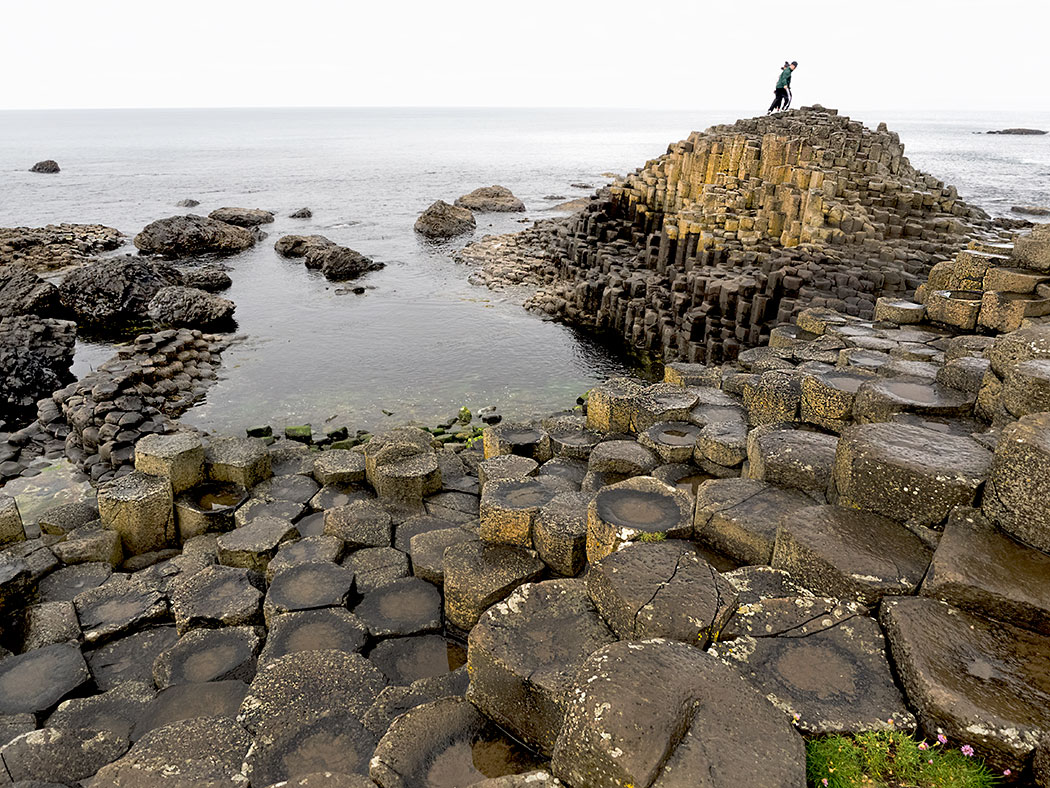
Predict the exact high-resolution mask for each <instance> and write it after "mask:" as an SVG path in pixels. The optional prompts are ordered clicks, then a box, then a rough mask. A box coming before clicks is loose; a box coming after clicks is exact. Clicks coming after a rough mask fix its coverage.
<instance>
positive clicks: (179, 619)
mask: <svg viewBox="0 0 1050 788" xmlns="http://www.w3.org/2000/svg"><path fill="white" fill-rule="evenodd" d="M264 587H265V583H264V580H263V578H262V576H261V575H259V574H257V573H256V572H251V571H249V570H247V569H238V568H234V567H230V566H209V567H207V568H206V569H202V570H201V571H200V572H196V573H195V574H193V575H190V576H189V577H187V578H185V579H180V580H179V581H178V582H176V584H175V589H174V591H173V592H172V596H171V608H172V612H173V613H174V614H175V625H176V626H177V627H178V630H179V632H180V633H184V632H187V631H188V630H190V629H192V628H193V627H211V628H214V627H228V626H237V625H243V624H259V623H261V622H262V601H263V592H262V590H261V589H262V588H264ZM151 664H152V663H151Z"/></svg>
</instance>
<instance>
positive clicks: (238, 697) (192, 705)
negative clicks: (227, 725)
mask: <svg viewBox="0 0 1050 788" xmlns="http://www.w3.org/2000/svg"><path fill="white" fill-rule="evenodd" d="M247 692H248V685H247V684H245V683H244V682H243V681H209V682H202V683H197V684H175V685H173V686H170V687H165V688H164V689H162V690H161V691H160V692H158V693H157V695H156V697H154V698H153V700H151V701H150V702H149V704H148V705H147V706H146V708H145V709H143V712H142V716H141V717H140V718H139V721H138V722H137V723H136V724H135V729H134V730H133V731H132V732H131V740H132V741H138V740H139V739H141V738H142V737H143V736H145V735H146V734H147V733H149V732H150V731H152V730H155V729H156V728H160V727H163V726H165V725H169V724H171V723H173V722H178V721H179V720H189V719H193V718H194V717H233V716H234V715H235V714H237V710H238V709H239V708H240V705H241V701H242V700H244V696H245V693H247Z"/></svg>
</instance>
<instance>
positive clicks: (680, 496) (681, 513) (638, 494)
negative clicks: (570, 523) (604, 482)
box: [587, 476, 693, 562]
mask: <svg viewBox="0 0 1050 788" xmlns="http://www.w3.org/2000/svg"><path fill="white" fill-rule="evenodd" d="M692 513H693V501H692V499H691V498H690V496H689V495H687V494H686V493H684V492H682V491H681V490H677V489H675V488H674V487H671V486H670V485H667V484H664V483H663V482H660V481H657V480H656V479H653V478H652V477H650V476H636V477H633V478H631V479H627V480H626V481H623V482H620V483H618V484H613V485H610V486H608V487H605V488H603V489H601V490H600V491H599V492H598V494H597V495H596V496H595V497H594V500H593V501H591V503H590V506H589V507H588V509H587V560H588V561H591V562H594V561H598V560H601V559H602V558H604V557H605V556H607V555H609V554H610V553H613V552H616V551H617V550H619V549H621V548H622V547H623V546H624V545H625V544H627V543H628V542H636V541H647V540H660V539H681V538H688V537H689V536H691V535H692V532H693V523H692Z"/></svg>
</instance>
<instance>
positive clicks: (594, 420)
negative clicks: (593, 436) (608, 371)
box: [587, 378, 645, 432]
mask: <svg viewBox="0 0 1050 788" xmlns="http://www.w3.org/2000/svg"><path fill="white" fill-rule="evenodd" d="M644 391H645V388H644V387H643V386H642V385H640V384H639V383H637V382H636V381H633V380H631V379H630V378H610V379H609V380H606V381H605V382H604V383H599V384H598V385H597V386H595V387H594V388H593V389H591V392H590V395H589V396H588V398H587V428H588V429H591V430H597V431H599V432H630V431H631V424H632V422H633V419H634V412H635V408H636V403H637V401H638V398H639V397H640V396H641V395H642V394H643V393H644Z"/></svg>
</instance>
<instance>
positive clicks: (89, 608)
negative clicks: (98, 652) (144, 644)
mask: <svg viewBox="0 0 1050 788" xmlns="http://www.w3.org/2000/svg"><path fill="white" fill-rule="evenodd" d="M73 604H74V606H75V607H76V611H77V618H78V619H79V620H80V627H81V629H82V630H83V633H84V642H85V643H88V644H91V645H94V644H98V643H103V642H105V641H107V640H113V639H114V638H118V637H121V636H123V635H128V634H131V633H132V632H135V631H137V630H140V629H145V628H146V627H148V626H149V625H151V624H155V623H158V622H160V621H161V620H163V619H164V618H166V617H167V615H168V600H167V599H166V598H165V597H164V595H163V594H161V593H160V592H159V591H156V590H154V589H151V588H146V587H145V586H142V585H140V584H139V583H136V582H134V581H130V580H123V581H119V580H117V579H116V578H114V579H111V580H110V581H109V582H107V583H104V584H103V585H100V586H98V587H97V588H92V589H89V590H87V591H82V592H81V593H79V594H77V595H76V597H74V598H73Z"/></svg>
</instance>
